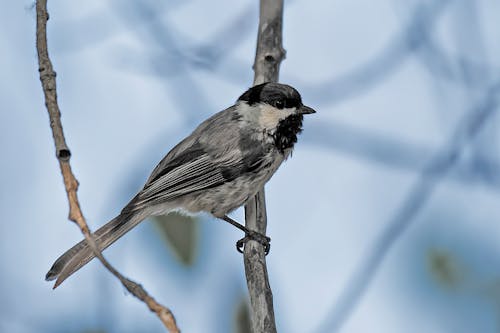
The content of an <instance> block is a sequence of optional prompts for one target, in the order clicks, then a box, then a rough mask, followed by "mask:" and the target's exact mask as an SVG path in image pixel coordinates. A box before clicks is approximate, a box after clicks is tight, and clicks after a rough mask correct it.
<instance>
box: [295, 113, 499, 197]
mask: <svg viewBox="0 0 500 333" xmlns="http://www.w3.org/2000/svg"><path fill="white" fill-rule="evenodd" d="M308 127H309V128H310V132H311V133H314V135H305V136H304V138H303V139H302V142H305V143H309V144H312V145H314V146H316V147H322V148H324V149H328V150H329V151H335V152H338V153H341V154H346V155H349V156H350V157H352V158H358V159H362V160H365V161H369V162H373V163H378V164H380V165H384V166H387V167H390V168H397V169H401V170H408V171H412V172H419V173H420V172H423V170H424V168H425V167H426V161H428V160H429V159H430V158H431V157H432V154H433V153H434V151H433V149H431V148H430V147H427V146H424V145H418V144H414V143H411V142H405V141H403V140H400V139H399V140H398V139H396V138H391V137H388V136H386V135H383V134H381V133H374V132H370V131H368V130H365V129H357V128H354V127H351V126H349V125H346V124H341V123H339V122H333V121H329V122H328V123H325V122H318V121H314V120H312V121H311V124H310V125H309V126H308ZM447 179H450V180H451V181H454V182H457V183H460V184H471V183H474V182H480V183H481V184H482V185H484V186H486V187H488V188H490V189H492V190H495V191H500V165H499V164H498V162H496V161H495V159H494V158H489V157H485V156H471V157H468V158H467V159H465V160H464V161H461V163H459V164H458V165H456V167H455V168H453V170H451V171H450V172H449V174H447Z"/></svg>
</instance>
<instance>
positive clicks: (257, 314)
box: [244, 0, 285, 333]
mask: <svg viewBox="0 0 500 333" xmlns="http://www.w3.org/2000/svg"><path fill="white" fill-rule="evenodd" d="M282 21H283V0H261V1H260V19H259V31H258V37H257V52H256V55H255V63H254V67H253V68H254V71H255V77H254V85H257V84H261V83H264V82H269V81H272V82H277V81H278V76H279V66H280V63H281V61H282V60H283V59H284V57H285V51H284V49H283V46H282ZM245 225H246V227H247V228H248V229H250V230H255V231H257V232H259V233H261V234H265V233H266V226H267V217H266V201H265V194H264V189H262V190H261V191H260V192H259V193H257V195H256V196H255V197H254V198H252V199H251V200H250V201H249V202H248V203H247V204H246V206H245ZM244 264H245V275H246V279H247V286H248V292H249V294H250V303H251V309H252V331H253V332H254V333H257V332H259V333H261V332H266V333H267V332H276V323H275V320H274V309H273V294H272V291H271V287H270V285H269V277H268V274H267V266H266V256H265V254H264V248H263V246H262V245H261V244H259V243H258V242H255V241H249V242H247V243H246V244H245V250H244Z"/></svg>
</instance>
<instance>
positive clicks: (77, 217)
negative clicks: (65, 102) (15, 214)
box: [36, 0, 180, 332]
mask: <svg viewBox="0 0 500 333" xmlns="http://www.w3.org/2000/svg"><path fill="white" fill-rule="evenodd" d="M36 13H37V21H36V22H37V27H36V48H37V52H38V66H39V68H38V70H39V72H40V81H41V83H42V88H43V92H44V95H45V105H46V107H47V111H48V113H49V118H50V127H51V128H52V135H53V137H54V144H55V147H56V156H57V159H58V161H59V166H60V168H61V173H62V176H63V179H64V186H65V189H66V193H67V196H68V201H69V219H70V220H71V221H73V222H75V223H76V224H77V225H78V227H79V228H80V230H81V231H82V233H83V235H84V236H85V239H86V240H87V243H88V244H89V246H90V248H91V249H92V251H93V252H94V254H95V256H96V257H97V258H99V260H100V261H101V262H102V264H103V265H104V266H105V267H106V268H107V269H108V270H109V271H110V272H111V273H112V274H113V275H114V276H116V277H117V278H118V279H119V280H120V282H121V283H122V284H123V286H124V287H125V288H126V289H127V290H128V291H129V292H130V293H131V294H133V295H134V296H135V297H137V298H138V299H140V300H141V301H143V302H144V303H146V305H147V306H148V308H149V309H150V310H151V311H153V312H155V313H156V315H157V316H158V317H159V318H160V320H161V321H162V323H163V324H164V325H165V327H166V328H167V329H168V330H169V331H170V332H180V331H179V329H178V328H177V325H176V323H175V318H174V316H173V314H172V312H171V311H170V310H169V309H167V308H166V307H164V306H163V305H161V304H159V303H158V302H156V301H155V299H154V298H153V297H151V296H149V294H148V293H147V292H146V291H145V290H144V288H142V286H141V285H140V284H138V283H136V282H134V281H131V280H129V279H127V278H126V277H124V276H123V275H122V274H120V272H118V271H117V270H116V269H115V268H114V267H113V266H111V264H110V263H109V262H107V261H106V259H105V258H104V257H103V255H102V254H101V252H100V250H99V249H98V248H97V245H96V243H95V240H94V238H93V236H92V234H91V232H90V230H89V228H88V226H87V222H86V221H85V218H84V217H83V214H82V211H81V209H80V204H79V202H78V196H77V190H78V181H77V180H76V178H75V176H74V174H73V172H72V171H71V165H70V163H69V160H70V157H71V152H70V150H69V148H68V146H67V144H66V140H65V137H64V132H63V127H62V124H61V112H60V110H59V106H58V104H57V91H56V79H55V78H56V73H55V71H54V69H53V67H52V62H51V61H50V58H49V53H48V47H47V21H48V19H49V14H48V12H47V0H38V1H37V2H36Z"/></svg>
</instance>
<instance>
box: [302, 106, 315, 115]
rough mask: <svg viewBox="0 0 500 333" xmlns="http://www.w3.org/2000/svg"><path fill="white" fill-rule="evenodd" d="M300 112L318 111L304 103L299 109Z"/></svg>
mask: <svg viewBox="0 0 500 333" xmlns="http://www.w3.org/2000/svg"><path fill="white" fill-rule="evenodd" d="M299 113H300V114H311V113H316V111H315V110H314V109H313V108H310V107H308V106H305V105H302V106H301V107H300V109H299Z"/></svg>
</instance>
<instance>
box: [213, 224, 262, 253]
mask: <svg viewBox="0 0 500 333" xmlns="http://www.w3.org/2000/svg"><path fill="white" fill-rule="evenodd" d="M222 219H223V220H224V221H226V222H227V223H230V224H232V225H234V226H235V227H236V228H238V229H240V230H242V231H243V232H244V233H245V237H243V238H242V239H240V240H239V241H237V242H236V250H238V252H240V253H243V245H244V244H245V243H246V242H248V241H249V240H254V241H256V242H258V243H260V244H262V246H264V251H265V253H266V255H267V254H268V253H269V250H270V249H271V238H269V237H267V236H266V235H263V234H261V233H259V232H257V231H253V230H250V229H248V228H247V227H245V226H244V225H241V224H240V223H238V222H236V221H235V220H233V219H232V218H230V217H229V216H227V215H224V216H223V217H222Z"/></svg>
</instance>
